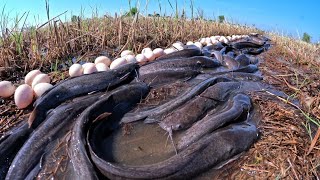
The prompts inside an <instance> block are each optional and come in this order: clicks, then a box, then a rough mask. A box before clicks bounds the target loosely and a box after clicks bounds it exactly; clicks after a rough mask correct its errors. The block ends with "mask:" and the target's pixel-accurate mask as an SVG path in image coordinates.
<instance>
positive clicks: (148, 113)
mask: <svg viewBox="0 0 320 180" xmlns="http://www.w3.org/2000/svg"><path fill="white" fill-rule="evenodd" d="M220 81H230V79H228V78H225V77H212V78H208V79H206V80H204V81H202V82H200V83H198V84H197V85H195V86H194V87H192V88H191V89H190V91H186V92H185V93H183V94H181V95H180V96H178V97H177V98H174V99H172V100H170V101H169V102H167V103H165V104H162V105H160V106H158V107H156V108H152V109H148V110H144V111H140V112H134V113H127V114H125V116H124V117H123V118H122V120H121V122H122V123H128V122H134V121H138V120H141V119H145V118H147V119H146V120H145V121H144V122H145V123H154V122H159V121H161V119H162V118H163V116H164V115H165V114H167V113H169V112H172V111H173V110H174V109H176V108H177V107H179V106H181V105H182V104H184V103H186V102H187V101H189V100H190V99H192V98H193V97H195V96H196V95H198V94H200V93H201V92H203V91H204V90H205V89H206V88H207V87H209V86H211V85H213V84H215V83H217V82H220Z"/></svg>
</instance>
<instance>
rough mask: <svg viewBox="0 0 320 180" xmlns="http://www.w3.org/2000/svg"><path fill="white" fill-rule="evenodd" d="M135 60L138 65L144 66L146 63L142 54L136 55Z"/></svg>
mask: <svg viewBox="0 0 320 180" xmlns="http://www.w3.org/2000/svg"><path fill="white" fill-rule="evenodd" d="M136 60H137V62H138V63H140V64H144V63H146V62H147V61H148V59H147V58H146V56H144V55H143V54H137V55H136Z"/></svg>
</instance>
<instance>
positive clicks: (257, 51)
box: [244, 47, 265, 55]
mask: <svg viewBox="0 0 320 180" xmlns="http://www.w3.org/2000/svg"><path fill="white" fill-rule="evenodd" d="M264 51H265V47H261V48H258V49H251V48H250V49H248V50H246V51H244V52H245V53H246V54H250V55H259V54H261V53H263V52H264Z"/></svg>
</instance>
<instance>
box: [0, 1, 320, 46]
mask: <svg viewBox="0 0 320 180" xmlns="http://www.w3.org/2000/svg"><path fill="white" fill-rule="evenodd" d="M168 1H170V2H171V3H172V5H173V6H175V3H176V0H140V1H135V0H131V4H132V5H133V6H134V5H135V4H136V3H137V4H138V6H139V8H140V11H141V12H142V13H143V14H148V13H150V14H152V13H153V12H157V13H160V8H159V2H160V4H161V12H162V14H163V13H166V14H167V15H170V14H172V13H173V10H172V8H171V7H170V5H169V3H168ZM128 2H129V0H117V1H116V0H51V1H49V5H50V17H54V16H56V15H58V14H60V13H62V12H64V11H65V10H68V12H67V13H66V14H65V15H64V16H61V19H62V20H64V19H65V18H66V19H70V16H71V14H73V15H79V14H80V13H81V10H82V13H83V14H84V15H85V16H86V17H90V16H91V15H92V11H93V10H95V9H96V8H97V9H98V13H99V15H104V14H106V13H107V14H110V15H114V13H115V12H117V13H121V12H122V13H123V12H125V11H126V10H128V9H129V3H128ZM193 3H194V5H193V7H194V11H195V13H197V9H201V10H203V12H204V16H205V17H206V18H214V17H217V16H219V15H224V16H225V17H226V18H227V19H228V20H229V21H232V22H237V23H241V24H247V25H255V26H256V27H258V28H261V29H264V30H269V31H274V32H278V33H283V34H284V35H291V36H293V37H299V36H300V37H301V36H302V35H303V33H304V32H307V33H308V34H310V35H311V36H312V41H313V42H318V41H319V40H320V23H319V21H320V13H319V10H320V9H319V7H320V1H317V0H309V1H302V0H300V1H298V0H291V1H290V0H268V1H267V0H265V1H261V0H260V1H259V0H242V1H239V0H193ZM146 4H148V5H147V6H146ZM177 4H178V9H179V10H180V11H182V9H185V10H186V12H187V14H188V15H190V12H191V8H190V4H191V0H177ZM4 5H5V7H6V8H5V13H6V14H9V16H10V17H11V18H12V20H13V19H14V17H16V16H17V15H18V16H21V15H22V14H23V13H24V12H29V16H28V20H27V22H28V23H29V24H32V25H34V24H42V23H44V22H46V20H47V17H46V8H45V0H0V8H1V11H2V8H3V7H4ZM146 7H147V8H146ZM174 8H175V7H174ZM35 19H36V20H35Z"/></svg>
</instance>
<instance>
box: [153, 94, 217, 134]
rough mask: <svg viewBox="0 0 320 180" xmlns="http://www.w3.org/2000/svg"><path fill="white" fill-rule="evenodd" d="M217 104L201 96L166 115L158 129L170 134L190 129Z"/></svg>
mask: <svg viewBox="0 0 320 180" xmlns="http://www.w3.org/2000/svg"><path fill="white" fill-rule="evenodd" d="M216 104H217V102H215V101H214V100H212V99H209V98H205V97H201V94H200V95H199V96H197V97H195V98H194V99H192V100H191V101H190V102H188V103H186V104H184V105H183V106H182V107H181V108H179V109H177V110H175V111H173V112H172V113H170V114H168V115H167V116H166V117H165V118H164V119H163V120H162V121H161V122H160V123H159V125H160V127H161V128H162V129H164V130H165V131H167V132H169V133H172V131H178V130H182V129H186V128H188V127H190V126H191V125H192V124H193V123H194V122H196V121H197V120H198V119H199V118H200V117H201V116H202V115H203V114H204V113H206V112H207V111H208V110H209V109H211V108H213V107H214V106H216Z"/></svg>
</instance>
